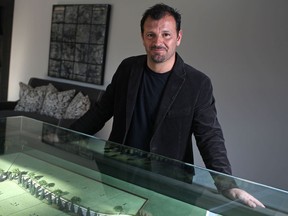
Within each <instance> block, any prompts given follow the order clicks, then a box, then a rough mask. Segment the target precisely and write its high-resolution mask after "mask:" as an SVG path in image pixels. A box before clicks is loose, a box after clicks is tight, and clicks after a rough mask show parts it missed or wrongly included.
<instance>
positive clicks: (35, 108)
mask: <svg viewBox="0 0 288 216" xmlns="http://www.w3.org/2000/svg"><path fill="white" fill-rule="evenodd" d="M19 86H20V92H19V101H18V103H17V105H16V106H15V108H14V110H15V111H24V112H39V111H40V109H41V107H42V104H43V101H44V98H45V95H46V93H47V91H55V90H56V88H55V87H54V86H53V85H52V84H49V85H45V86H39V87H35V88H33V87H31V86H30V85H26V84H24V83H22V82H20V83H19Z"/></svg>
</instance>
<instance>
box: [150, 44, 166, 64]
mask: <svg viewBox="0 0 288 216" xmlns="http://www.w3.org/2000/svg"><path fill="white" fill-rule="evenodd" d="M156 49H162V50H165V51H167V48H166V47H164V46H152V47H151V50H152V51H153V50H156ZM151 60H152V61H153V62H154V63H162V62H165V61H166V56H165V55H160V54H154V55H151Z"/></svg>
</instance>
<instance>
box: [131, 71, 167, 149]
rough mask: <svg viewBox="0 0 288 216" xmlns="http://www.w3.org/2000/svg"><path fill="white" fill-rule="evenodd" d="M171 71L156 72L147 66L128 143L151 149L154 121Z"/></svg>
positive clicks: (132, 145)
mask: <svg viewBox="0 0 288 216" xmlns="http://www.w3.org/2000/svg"><path fill="white" fill-rule="evenodd" d="M169 74H170V72H166V73H156V72H154V71H152V70H150V69H149V68H148V67H145V69H144V73H143V77H142V83H141V85H140V88H139V91H138V96H137V102H136V105H135V109H134V113H133V117H132V122H131V124H130V129H129V132H128V135H127V139H126V143H125V144H126V145H129V146H131V147H135V148H138V149H142V150H144V151H149V150H150V146H149V142H150V140H151V137H152V135H153V129H154V122H155V118H156V115H157V111H158V107H159V104H160V101H161V97H162V94H163V91H164V88H165V85H166V82H167V80H168V77H169Z"/></svg>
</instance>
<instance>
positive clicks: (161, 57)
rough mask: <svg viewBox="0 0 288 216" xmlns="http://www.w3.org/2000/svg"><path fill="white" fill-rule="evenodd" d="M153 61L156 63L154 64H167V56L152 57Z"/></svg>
mask: <svg viewBox="0 0 288 216" xmlns="http://www.w3.org/2000/svg"><path fill="white" fill-rule="evenodd" d="M151 60H152V61H153V62H154V63H162V62H165V61H166V57H165V55H158V54H156V55H153V56H151Z"/></svg>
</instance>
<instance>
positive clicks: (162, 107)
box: [72, 4, 264, 207]
mask: <svg viewBox="0 0 288 216" xmlns="http://www.w3.org/2000/svg"><path fill="white" fill-rule="evenodd" d="M141 36H142V40H143V45H144V47H145V50H146V53H147V55H141V56H135V57H130V58H127V59H125V60H124V61H123V62H122V63H121V64H120V65H119V67H118V69H117V71H116V73H115V75H114V76H113V79H112V82H111V84H110V85H109V86H108V87H107V89H106V92H105V94H104V95H103V97H102V99H101V101H100V102H99V103H97V104H95V106H94V107H92V108H91V109H90V110H89V111H88V112H87V113H86V114H85V115H84V116H83V117H82V118H81V119H79V120H78V121H77V122H76V123H75V124H74V125H73V126H72V129H74V130H78V131H81V132H84V133H88V134H95V133H96V132H97V131H98V130H100V129H101V128H102V127H103V125H104V124H105V123H106V121H108V120H109V119H110V118H111V117H113V118H114V119H113V126H112V131H111V134H110V137H109V140H111V141H113V142H117V143H123V144H125V145H128V146H132V147H135V148H139V149H142V150H145V151H150V152H153V153H156V154H160V155H164V156H166V157H169V158H173V159H177V160H180V161H183V162H187V163H192V164H193V162H194V161H193V150H192V139H191V137H192V134H193V133H194V136H195V138H196V141H197V146H198V148H199V150H200V152H201V155H202V157H203V160H204V162H205V165H206V167H207V168H209V169H212V170H215V171H219V172H222V173H226V174H231V167H230V163H229V161H228V158H227V154H226V149H225V145H224V138H223V134H222V130H221V127H220V125H219V122H218V120H217V116H216V108H215V101H214V97H213V94H212V84H211V81H210V79H209V78H208V77H207V76H206V75H204V74H203V73H201V72H199V71H197V70H196V69H194V68H192V67H191V66H189V65H187V64H185V63H184V62H183V60H182V59H181V57H180V56H179V55H178V54H177V52H176V48H177V47H178V46H179V45H180V43H181V39H182V30H181V15H180V14H179V13H178V12H177V11H175V10H174V9H173V8H171V7H169V6H167V5H164V4H157V5H155V6H153V7H151V8H149V9H148V10H147V11H146V12H145V13H144V15H143V17H142V20H141ZM221 192H222V193H223V194H225V195H226V196H228V197H229V198H231V199H240V200H241V201H242V202H243V203H245V204H247V205H249V206H251V207H256V206H262V207H264V206H263V204H262V203H261V202H259V201H258V200H257V199H255V198H254V197H252V196H251V195H250V194H248V193H246V192H245V191H243V190H241V189H239V188H236V187H234V188H231V187H228V188H225V189H223V190H222V191H221Z"/></svg>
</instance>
